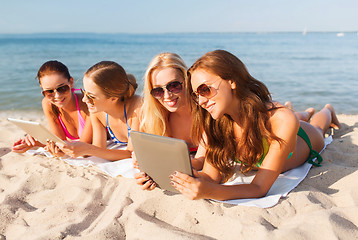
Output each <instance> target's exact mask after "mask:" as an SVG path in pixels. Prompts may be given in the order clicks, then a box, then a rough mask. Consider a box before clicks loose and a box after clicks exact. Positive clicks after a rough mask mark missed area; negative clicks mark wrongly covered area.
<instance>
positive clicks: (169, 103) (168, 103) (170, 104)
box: [165, 100, 177, 107]
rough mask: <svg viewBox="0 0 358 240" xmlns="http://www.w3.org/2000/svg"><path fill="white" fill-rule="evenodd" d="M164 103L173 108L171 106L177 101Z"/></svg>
mask: <svg viewBox="0 0 358 240" xmlns="http://www.w3.org/2000/svg"><path fill="white" fill-rule="evenodd" d="M165 103H166V104H167V105H168V106H169V107H173V106H174V105H175V104H176V103H177V100H173V101H166V102H165Z"/></svg>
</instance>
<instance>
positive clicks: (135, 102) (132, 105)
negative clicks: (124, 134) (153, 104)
mask: <svg viewBox="0 0 358 240" xmlns="http://www.w3.org/2000/svg"><path fill="white" fill-rule="evenodd" d="M142 104H143V98H142V97H141V96H139V95H134V96H133V97H131V99H130V102H129V106H128V112H129V114H130V115H131V114H138V113H139V111H140V108H141V106H142Z"/></svg>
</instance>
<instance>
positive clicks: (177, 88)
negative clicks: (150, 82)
mask: <svg viewBox="0 0 358 240" xmlns="http://www.w3.org/2000/svg"><path fill="white" fill-rule="evenodd" d="M182 85H183V82H179V81H174V82H171V83H168V84H167V85H166V86H162V87H156V88H153V89H152V91H150V94H151V95H152V96H153V97H154V98H156V99H160V98H162V97H163V96H164V89H167V90H168V91H169V92H171V93H174V94H178V93H180V92H181V91H182V90H183V86H182Z"/></svg>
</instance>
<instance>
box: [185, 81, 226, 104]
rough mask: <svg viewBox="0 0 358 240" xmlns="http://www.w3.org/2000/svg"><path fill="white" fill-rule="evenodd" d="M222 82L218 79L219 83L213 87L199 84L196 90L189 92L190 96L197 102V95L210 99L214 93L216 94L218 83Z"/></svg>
mask: <svg viewBox="0 0 358 240" xmlns="http://www.w3.org/2000/svg"><path fill="white" fill-rule="evenodd" d="M221 83H222V81H220V83H219V85H218V87H217V88H214V87H212V86H209V85H206V84H205V83H204V84H201V85H200V86H199V87H198V88H197V89H196V91H194V92H192V93H191V96H192V98H193V99H194V101H195V102H196V103H197V104H199V96H202V97H204V98H207V99H210V98H212V97H215V96H216V94H218V90H219V88H220V84H221Z"/></svg>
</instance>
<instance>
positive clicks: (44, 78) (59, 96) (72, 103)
mask: <svg viewBox="0 0 358 240" xmlns="http://www.w3.org/2000/svg"><path fill="white" fill-rule="evenodd" d="M37 78H38V79H39V83H40V86H41V88H42V94H43V96H44V98H43V100H42V109H43V112H44V114H45V116H46V119H47V122H48V125H49V128H50V131H51V132H53V133H54V134H55V135H57V136H58V137H59V138H61V139H63V140H70V141H72V140H80V141H83V142H89V143H90V142H91V141H92V129H91V122H90V121H89V112H88V109H87V105H86V104H85V103H84V102H82V101H81V99H82V97H83V95H82V93H81V92H79V93H75V91H77V90H80V89H74V88H73V78H72V77H71V75H70V73H69V71H68V68H67V67H66V66H65V65H64V64H63V63H61V62H58V61H48V62H46V63H44V64H43V65H42V66H41V67H40V69H39V71H38V73H37ZM34 146H42V147H43V146H45V145H43V144H41V143H40V142H38V141H36V140H35V139H34V138H32V137H31V136H30V135H27V136H26V137H25V138H21V139H19V140H18V141H16V142H15V143H14V145H13V147H12V151H13V152H17V153H23V152H26V151H27V150H29V149H30V148H32V147H34ZM47 148H48V150H49V151H50V152H52V153H54V154H56V153H57V151H58V149H56V148H54V147H53V145H48V146H47Z"/></svg>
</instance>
